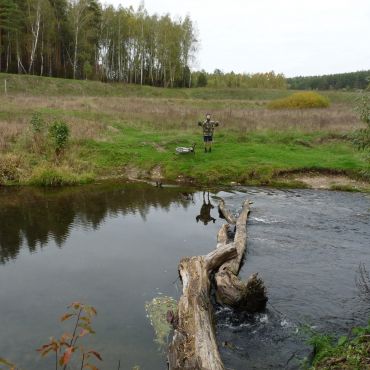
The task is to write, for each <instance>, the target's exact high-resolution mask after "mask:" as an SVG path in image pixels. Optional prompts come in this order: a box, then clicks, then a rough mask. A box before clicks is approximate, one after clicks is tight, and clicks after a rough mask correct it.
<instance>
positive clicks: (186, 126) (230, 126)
mask: <svg viewBox="0 0 370 370" xmlns="http://www.w3.org/2000/svg"><path fill="white" fill-rule="evenodd" d="M4 79H7V82H8V92H9V96H8V97H4V96H0V106H1V108H0V182H1V183H3V184H4V183H5V184H13V183H21V184H33V185H42V186H60V185H73V184H77V183H86V182H90V181H93V180H94V179H99V178H106V177H116V176H120V177H127V176H129V175H130V176H131V177H145V178H156V177H162V178H163V179H164V180H165V181H178V180H179V181H180V180H181V181H189V182H193V183H197V184H208V185H209V184H229V183H231V182H237V183H241V184H250V185H252V184H253V185H261V184H263V185H271V186H272V185H273V186H302V183H300V182H299V180H296V179H294V178H293V177H291V178H287V176H285V175H286V174H287V173H290V172H297V171H302V172H304V171H316V172H331V173H333V172H334V173H345V174H348V175H350V176H353V177H356V176H357V177H359V178H364V175H363V174H366V173H367V174H368V173H369V161H368V160H367V159H366V155H364V154H363V153H361V152H358V151H356V149H355V148H354V147H353V145H352V144H351V143H350V141H349V140H348V139H347V138H348V132H349V130H348V128H347V127H356V125H358V123H357V122H356V118H355V117H354V114H353V111H352V107H351V106H350V105H348V103H349V102H350V101H351V99H352V98H353V95H351V93H347V92H346V93H345V92H343V93H342V92H324V93H323V94H324V95H325V94H326V95H327V96H330V99H331V100H332V99H334V100H337V101H342V102H343V101H345V102H346V103H345V104H343V103H340V104H337V105H333V106H332V107H330V108H328V109H325V110H313V111H312V110H300V111H289V112H286V111H278V112H276V111H270V110H267V109H266V108H265V107H266V104H267V103H268V102H269V101H271V99H275V98H281V97H284V96H288V95H290V94H292V93H293V92H292V91H288V90H268V89H210V88H201V89H163V88H153V87H148V86H143V87H141V86H134V85H124V84H105V83H101V82H94V81H73V80H63V79H56V78H46V77H35V76H19V75H6V74H0V86H1V85H2V83H3V80H4ZM0 95H1V92H0ZM346 104H347V105H346ZM208 110H211V111H212V112H215V115H216V116H217V118H219V119H220V120H221V123H222V125H221V126H220V127H219V128H218V129H217V130H216V134H215V142H214V146H213V151H212V153H204V152H203V143H202V134H201V130H200V128H199V127H197V126H196V124H195V122H196V120H197V119H199V118H200V117H201V114H204V111H208ZM35 111H37V112H39V113H40V114H41V116H42V118H43V119H44V120H45V121H47V122H52V121H54V120H63V121H65V122H67V123H69V125H70V128H71V133H72V137H71V140H70V142H69V144H68V147H67V148H66V150H65V153H64V155H63V156H62V157H61V158H57V159H56V158H55V150H54V149H53V147H52V146H53V144H52V142H51V140H50V137H48V135H47V128H45V130H46V131H45V135H44V136H43V139H42V141H41V142H37V140H33V139H32V131H31V130H30V129H29V122H30V119H31V117H32V113H33V112H35ZM27 127H28V128H27ZM193 143H196V144H197V147H196V154H195V155H176V154H175V149H176V147H177V146H190V145H191V144H193ZM154 169H155V171H154ZM158 173H160V176H159V175H158ZM288 177H289V176H288Z"/></svg>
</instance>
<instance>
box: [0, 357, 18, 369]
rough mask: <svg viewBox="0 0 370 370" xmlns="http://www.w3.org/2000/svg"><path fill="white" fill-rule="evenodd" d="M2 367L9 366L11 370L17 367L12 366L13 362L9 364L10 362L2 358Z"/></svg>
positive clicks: (0, 363) (0, 360)
mask: <svg viewBox="0 0 370 370" xmlns="http://www.w3.org/2000/svg"><path fill="white" fill-rule="evenodd" d="M0 365H5V366H8V367H9V368H10V370H13V369H15V365H14V364H12V363H11V362H9V361H8V360H6V359H5V358H3V357H0Z"/></svg>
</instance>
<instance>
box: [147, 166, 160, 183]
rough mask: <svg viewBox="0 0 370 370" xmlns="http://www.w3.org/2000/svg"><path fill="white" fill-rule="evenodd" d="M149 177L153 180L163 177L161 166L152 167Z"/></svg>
mask: <svg viewBox="0 0 370 370" xmlns="http://www.w3.org/2000/svg"><path fill="white" fill-rule="evenodd" d="M150 178H151V179H152V180H155V181H158V180H162V179H163V174H162V168H161V166H159V165H158V166H155V167H154V168H152V170H151V171H150Z"/></svg>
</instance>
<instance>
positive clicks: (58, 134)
mask: <svg viewBox="0 0 370 370" xmlns="http://www.w3.org/2000/svg"><path fill="white" fill-rule="evenodd" d="M49 133H50V136H51V138H52V140H53V142H54V146H55V154H56V155H57V156H59V155H60V154H61V153H62V152H63V150H64V149H65V147H66V146H67V143H68V139H69V127H68V125H67V124H66V123H65V122H63V121H55V122H53V123H52V124H51V126H50V127H49Z"/></svg>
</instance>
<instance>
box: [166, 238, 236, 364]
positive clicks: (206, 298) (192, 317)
mask: <svg viewBox="0 0 370 370" xmlns="http://www.w3.org/2000/svg"><path fill="white" fill-rule="evenodd" d="M236 255H237V252H236V248H235V246H233V245H230V244H229V245H224V246H222V247H220V248H217V249H216V250H215V251H213V252H211V253H210V254H208V255H207V256H198V257H191V258H183V259H182V260H181V262H180V265H179V273H180V276H181V280H182V284H183V294H182V296H181V298H180V300H179V305H178V313H177V315H178V317H177V319H176V320H175V325H174V326H175V328H174V329H175V330H174V335H173V340H172V343H171V345H170V347H169V355H168V363H169V369H171V370H172V369H209V370H211V369H212V370H223V369H224V366H223V363H222V360H221V358H220V354H219V352H218V347H217V343H216V336H215V331H214V327H213V322H212V316H213V310H212V303H211V301H210V286H211V282H210V279H209V275H210V272H212V271H214V270H215V269H217V268H218V267H219V266H221V265H222V264H223V263H224V262H225V261H227V260H229V259H230V258H234V257H235V256H236Z"/></svg>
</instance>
